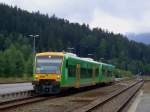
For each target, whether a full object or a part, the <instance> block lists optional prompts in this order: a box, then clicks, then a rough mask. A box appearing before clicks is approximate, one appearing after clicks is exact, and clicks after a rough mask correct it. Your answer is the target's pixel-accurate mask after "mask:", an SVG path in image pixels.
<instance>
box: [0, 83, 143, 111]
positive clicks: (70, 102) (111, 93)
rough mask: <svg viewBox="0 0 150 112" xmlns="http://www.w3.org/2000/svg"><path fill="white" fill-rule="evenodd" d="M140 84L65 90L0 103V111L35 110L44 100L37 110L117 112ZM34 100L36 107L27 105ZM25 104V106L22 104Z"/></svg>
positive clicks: (119, 84)
mask: <svg viewBox="0 0 150 112" xmlns="http://www.w3.org/2000/svg"><path fill="white" fill-rule="evenodd" d="M142 84H143V81H126V82H120V83H118V84H114V85H112V86H108V87H107V86H106V87H104V88H97V89H96V88H95V89H94V90H90V91H91V92H90V91H78V92H74V93H72V92H71V93H68V92H66V93H65V95H62V94H61V95H56V96H50V97H48V96H47V97H41V96H34V97H30V98H25V99H22V100H16V101H9V102H4V103H0V111H2V110H6V112H7V110H12V109H16V107H22V108H24V109H23V110H26V109H27V108H28V109H31V110H32V109H33V110H34V109H36V110H37V108H39V106H38V105H40V104H41V103H42V102H41V101H44V102H45V103H44V102H43V103H44V104H43V103H42V104H43V106H40V108H39V111H44V110H45V109H47V110H50V111H52V112H55V111H57V112H59V111H60V112H72V111H74V112H89V111H94V112H95V111H98V112H117V111H120V110H121V109H122V108H123V107H124V105H125V104H126V103H127V102H128V101H129V100H130V99H131V98H132V96H134V94H135V93H136V92H137V91H138V90H139V89H140V87H141V86H142ZM35 102H38V103H36V104H35V105H37V106H35V107H37V108H35V107H32V106H31V105H29V104H33V103H35ZM25 104H26V106H23V105H25ZM47 105H48V106H47ZM30 107H31V108H30ZM26 111H28V110H26ZM26 111H25V112H26Z"/></svg>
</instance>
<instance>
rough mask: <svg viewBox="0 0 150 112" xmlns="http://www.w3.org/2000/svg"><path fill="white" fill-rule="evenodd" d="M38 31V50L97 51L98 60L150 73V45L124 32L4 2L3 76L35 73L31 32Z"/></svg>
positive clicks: (0, 28) (0, 25)
mask: <svg viewBox="0 0 150 112" xmlns="http://www.w3.org/2000/svg"><path fill="white" fill-rule="evenodd" d="M30 34H38V35H40V38H39V39H37V40H36V51H37V52H44V51H67V48H68V47H73V48H75V53H76V54H77V55H79V56H82V57H87V56H88V54H93V58H94V59H95V60H98V61H103V62H106V63H112V64H114V65H116V67H118V68H121V69H124V70H131V71H132V72H133V73H138V72H150V46H148V45H145V44H143V43H137V42H135V41H129V40H128V39H127V38H126V37H125V36H123V35H121V34H114V33H113V32H109V31H105V30H103V29H101V28H94V29H90V28H89V26H88V25H86V24H82V25H80V24H78V23H70V22H69V21H68V20H65V19H59V18H57V17H56V16H55V15H53V16H51V17H49V16H48V15H43V14H40V13H39V12H33V13H29V12H27V11H24V10H21V9H19V8H17V7H11V6H7V5H4V4H0V65H1V67H0V75H1V76H14V77H18V76H23V75H31V74H32V59H33V56H32V43H33V40H32V38H30V37H29V36H28V35H30Z"/></svg>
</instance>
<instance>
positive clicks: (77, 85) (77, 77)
mask: <svg viewBox="0 0 150 112" xmlns="http://www.w3.org/2000/svg"><path fill="white" fill-rule="evenodd" d="M75 86H76V88H79V87H80V64H77V65H76V85H75Z"/></svg>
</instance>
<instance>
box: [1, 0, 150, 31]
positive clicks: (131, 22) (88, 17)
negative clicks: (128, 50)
mask: <svg viewBox="0 0 150 112" xmlns="http://www.w3.org/2000/svg"><path fill="white" fill-rule="evenodd" d="M0 3H5V4H9V5H13V6H15V5H16V6H18V7H20V8H22V9H25V10H28V11H30V12H32V11H38V10H39V11H40V12H41V13H45V14H46V13H47V14H49V16H51V15H53V14H55V15H56V16H57V17H60V18H65V19H68V20H69V21H70V22H78V23H81V24H82V23H86V24H89V26H90V27H91V28H93V27H101V28H103V29H108V30H109V31H113V32H115V33H126V32H135V33H141V32H150V0H0Z"/></svg>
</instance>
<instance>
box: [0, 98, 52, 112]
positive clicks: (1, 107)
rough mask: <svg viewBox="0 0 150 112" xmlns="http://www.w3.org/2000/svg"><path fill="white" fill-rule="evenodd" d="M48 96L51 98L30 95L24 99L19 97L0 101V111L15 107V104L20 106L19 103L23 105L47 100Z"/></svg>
mask: <svg viewBox="0 0 150 112" xmlns="http://www.w3.org/2000/svg"><path fill="white" fill-rule="evenodd" d="M50 98H53V97H41V96H32V97H29V98H24V99H20V100H13V101H7V102H2V103H0V111H1V110H6V109H10V108H15V107H17V106H21V105H25V104H31V103H35V102H40V101H44V100H48V99H50Z"/></svg>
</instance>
